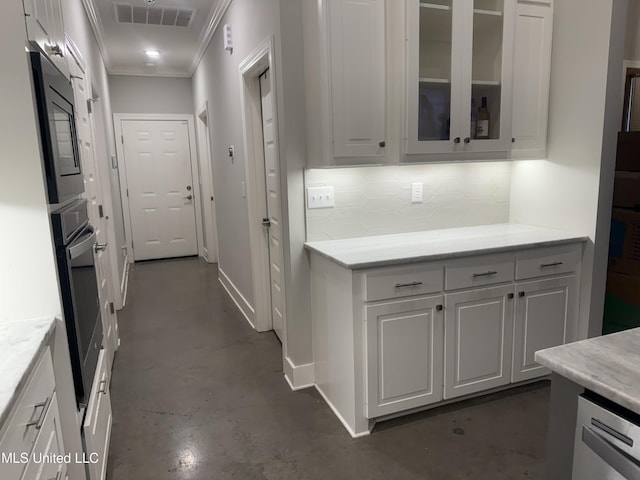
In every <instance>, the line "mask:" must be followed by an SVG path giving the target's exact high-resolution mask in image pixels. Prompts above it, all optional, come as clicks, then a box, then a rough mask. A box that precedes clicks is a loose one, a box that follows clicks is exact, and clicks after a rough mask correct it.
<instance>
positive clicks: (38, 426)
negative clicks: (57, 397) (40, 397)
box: [26, 397, 53, 430]
mask: <svg viewBox="0 0 640 480" xmlns="http://www.w3.org/2000/svg"><path fill="white" fill-rule="evenodd" d="M52 398H53V397H47V399H46V400H45V401H44V402H41V403H36V404H35V405H34V406H33V410H34V411H35V410H36V409H38V408H42V410H41V411H40V416H39V417H38V419H37V420H35V421H33V422H29V423H27V425H26V426H27V428H28V427H36V430H40V429H41V428H42V424H43V423H44V417H45V416H46V414H47V410H49V404H50V403H51V399H52Z"/></svg>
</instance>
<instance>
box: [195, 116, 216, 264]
mask: <svg viewBox="0 0 640 480" xmlns="http://www.w3.org/2000/svg"><path fill="white" fill-rule="evenodd" d="M198 152H199V159H200V161H199V163H198V165H199V172H200V191H201V192H202V195H201V196H200V198H201V201H202V202H201V203H202V210H201V211H202V241H203V246H202V251H203V253H204V258H205V260H206V261H207V262H209V263H216V262H217V261H218V235H217V230H216V228H217V227H216V204H215V195H214V193H213V175H212V169H211V149H210V145H209V112H208V111H207V108H206V106H205V108H204V109H203V110H202V111H201V112H200V113H199V114H198Z"/></svg>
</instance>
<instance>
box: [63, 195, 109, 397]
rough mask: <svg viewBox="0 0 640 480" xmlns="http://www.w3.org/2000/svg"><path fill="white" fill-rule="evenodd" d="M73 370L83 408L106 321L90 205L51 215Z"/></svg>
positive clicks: (78, 204) (80, 204) (81, 204)
mask: <svg viewBox="0 0 640 480" xmlns="http://www.w3.org/2000/svg"><path fill="white" fill-rule="evenodd" d="M51 221H52V224H53V236H54V241H55V246H56V258H57V263H58V277H59V279H60V290H61V292H62V306H63V310H64V318H65V323H66V326H67V336H68V339H69V349H70V353H71V367H72V371H73V381H74V384H75V389H76V398H77V400H78V404H79V405H86V402H87V401H88V400H89V394H90V393H91V384H92V383H93V376H94V374H95V370H96V365H97V363H98V354H99V353H100V349H101V347H102V318H101V315H100V300H99V297H98V282H97V277H96V266H95V262H94V248H95V244H96V234H95V232H94V231H93V228H92V227H91V225H90V224H89V219H88V215H87V201H86V200H79V201H77V202H74V203H72V204H71V205H69V206H67V207H65V208H63V209H61V210H58V211H56V212H54V213H52V215H51Z"/></svg>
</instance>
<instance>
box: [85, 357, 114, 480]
mask: <svg viewBox="0 0 640 480" xmlns="http://www.w3.org/2000/svg"><path fill="white" fill-rule="evenodd" d="M109 371H110V370H109V365H108V361H107V355H106V350H104V349H103V350H101V351H100V356H99V357H98V365H97V367H96V375H95V376H94V379H93V386H92V387H91V396H90V397H89V404H88V406H87V411H86V413H85V417H84V423H83V426H82V429H83V435H84V446H85V448H84V451H85V456H86V460H88V462H89V463H88V465H89V479H90V480H104V478H106V474H107V456H108V454H109V440H110V438H111V424H112V414H111V395H110V393H109V381H110V377H109ZM94 459H95V460H97V461H95V463H94Z"/></svg>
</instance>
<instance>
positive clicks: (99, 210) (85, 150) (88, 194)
mask: <svg viewBox="0 0 640 480" xmlns="http://www.w3.org/2000/svg"><path fill="white" fill-rule="evenodd" d="M69 67H70V72H71V79H72V82H73V92H74V102H75V117H76V133H77V137H78V148H79V149H80V161H81V163H82V172H83V176H84V185H85V192H84V197H85V198H86V199H87V206H88V210H89V220H90V222H91V224H92V225H93V227H94V228H95V231H96V239H97V243H96V249H95V261H96V277H97V280H98V295H99V297H100V313H101V315H102V327H103V331H104V346H105V348H106V349H107V354H108V359H107V360H108V361H109V363H108V365H109V366H111V362H112V361H113V356H114V353H115V351H116V350H117V349H118V339H119V334H118V320H117V317H116V312H115V308H114V304H113V298H114V297H113V286H112V285H111V283H110V280H111V279H112V278H113V276H112V275H111V258H110V255H111V252H112V251H113V247H114V246H111V247H110V246H109V244H108V221H109V219H108V216H106V215H105V213H104V212H105V202H104V198H103V194H102V188H101V183H100V169H99V166H98V164H97V156H96V150H95V141H94V135H93V129H92V128H91V118H90V113H89V104H90V98H91V95H90V93H89V92H90V88H91V82H90V79H89V72H88V71H84V70H83V69H82V68H81V67H80V65H78V64H77V63H76V62H75V61H70V62H69Z"/></svg>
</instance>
